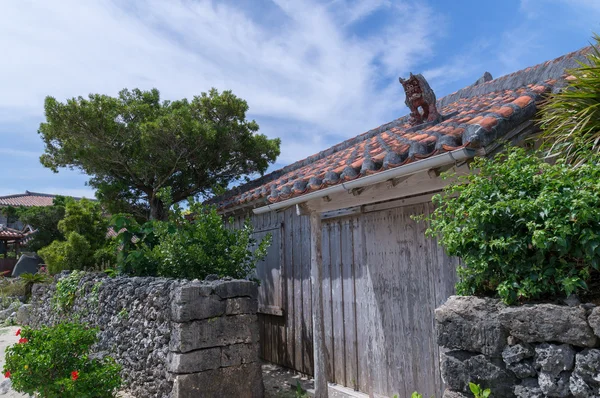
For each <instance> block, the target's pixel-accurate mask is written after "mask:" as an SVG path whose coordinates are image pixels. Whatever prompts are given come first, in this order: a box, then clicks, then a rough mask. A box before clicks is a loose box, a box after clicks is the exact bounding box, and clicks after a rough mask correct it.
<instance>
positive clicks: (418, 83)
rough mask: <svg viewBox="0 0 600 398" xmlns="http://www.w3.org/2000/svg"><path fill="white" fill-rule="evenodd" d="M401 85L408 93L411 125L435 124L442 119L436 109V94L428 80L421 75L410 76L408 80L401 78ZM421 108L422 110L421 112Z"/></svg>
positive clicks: (407, 103) (407, 99) (407, 104)
mask: <svg viewBox="0 0 600 398" xmlns="http://www.w3.org/2000/svg"><path fill="white" fill-rule="evenodd" d="M399 80H400V84H402V86H403V87H404V91H405V92H406V100H405V103H406V106H407V107H408V109H410V119H409V124H410V125H412V126H416V125H418V124H422V123H427V122H435V121H438V119H439V118H440V114H439V113H438V111H437V107H436V104H435V103H436V98H435V93H434V92H433V90H432V89H431V87H429V83H427V80H425V78H424V77H423V75H421V74H420V73H419V74H418V75H413V74H412V73H411V74H410V77H409V78H408V79H403V78H400V79H399ZM419 108H420V110H419Z"/></svg>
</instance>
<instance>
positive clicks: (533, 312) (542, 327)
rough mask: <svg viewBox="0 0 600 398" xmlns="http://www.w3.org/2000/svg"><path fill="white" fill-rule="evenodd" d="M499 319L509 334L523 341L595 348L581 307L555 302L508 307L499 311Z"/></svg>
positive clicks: (595, 338)
mask: <svg viewBox="0 0 600 398" xmlns="http://www.w3.org/2000/svg"><path fill="white" fill-rule="evenodd" d="M499 319H500V323H501V324H502V325H503V326H504V327H505V328H506V329H507V330H508V331H509V333H510V334H511V335H512V336H515V337H516V338H518V339H519V340H521V341H523V342H526V343H534V342H539V343H544V342H548V341H552V342H559V343H566V344H572V345H575V346H578V347H594V346H595V345H596V342H597V337H596V336H595V335H594V332H593V330H592V328H591V327H590V326H589V325H588V323H587V317H586V312H585V309H583V308H582V307H566V306H560V305H555V304H538V305H524V306H521V307H507V308H504V309H503V310H502V311H501V312H500V317H499Z"/></svg>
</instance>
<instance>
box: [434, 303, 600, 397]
mask: <svg viewBox="0 0 600 398" xmlns="http://www.w3.org/2000/svg"><path fill="white" fill-rule="evenodd" d="M435 320H436V331H437V339H438V344H439V345H440V346H441V347H442V348H443V351H445V352H444V354H443V355H442V359H441V370H442V377H443V379H444V381H445V383H446V385H447V387H448V389H447V390H446V392H445V394H444V397H446V398H450V397H452V398H460V397H469V396H472V395H471V394H470V393H468V391H469V388H468V383H469V382H474V383H478V384H481V385H482V386H483V387H489V388H491V390H492V396H494V397H519V398H542V397H576V398H594V397H596V398H600V339H599V336H600V307H595V306H594V305H593V304H583V305H581V304H579V303H573V305H572V306H568V305H564V306H563V305H555V304H536V305H524V306H520V307H508V306H505V305H504V304H502V303H501V302H500V301H499V300H495V299H490V298H478V297H459V296H452V297H450V298H449V299H448V301H447V302H446V303H445V304H444V305H442V306H441V307H439V308H438V309H436V311H435Z"/></svg>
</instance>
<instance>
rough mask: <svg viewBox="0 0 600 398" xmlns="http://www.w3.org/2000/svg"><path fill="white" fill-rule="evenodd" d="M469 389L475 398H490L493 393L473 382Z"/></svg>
mask: <svg viewBox="0 0 600 398" xmlns="http://www.w3.org/2000/svg"><path fill="white" fill-rule="evenodd" d="M469 389H470V390H471V392H472V393H473V395H474V396H475V398H488V397H489V396H490V394H491V393H492V392H491V391H490V389H489V388H486V389H485V390H484V389H483V388H481V386H480V385H479V384H475V383H471V382H469Z"/></svg>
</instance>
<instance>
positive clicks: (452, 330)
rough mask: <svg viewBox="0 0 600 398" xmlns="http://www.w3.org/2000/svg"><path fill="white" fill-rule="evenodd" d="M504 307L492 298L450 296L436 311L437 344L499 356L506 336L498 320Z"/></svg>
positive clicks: (505, 342)
mask: <svg viewBox="0 0 600 398" xmlns="http://www.w3.org/2000/svg"><path fill="white" fill-rule="evenodd" d="M503 308H505V305H504V304H502V303H501V302H500V301H499V300H495V299H490V298H479V297H472V296H468V297H462V296H451V297H450V298H449V299H448V300H447V301H446V303H445V304H444V305H442V306H441V307H439V308H437V309H436V310H435V320H436V333H437V341H438V344H439V345H441V346H443V347H446V348H449V349H458V350H464V351H472V352H478V353H482V354H485V355H491V356H500V353H501V352H502V349H503V348H504V346H505V345H506V344H507V341H506V338H507V336H508V333H507V332H506V331H505V329H504V328H503V327H502V325H501V324H500V321H499V320H498V314H499V313H500V310H502V309H503Z"/></svg>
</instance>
